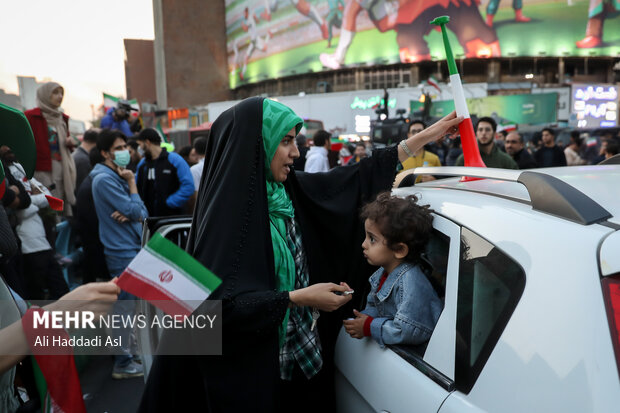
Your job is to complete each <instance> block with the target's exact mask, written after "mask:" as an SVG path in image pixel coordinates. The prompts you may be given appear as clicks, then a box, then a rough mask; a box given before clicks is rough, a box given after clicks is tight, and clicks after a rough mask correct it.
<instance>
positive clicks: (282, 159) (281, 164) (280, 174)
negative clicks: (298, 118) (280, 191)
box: [271, 128, 299, 182]
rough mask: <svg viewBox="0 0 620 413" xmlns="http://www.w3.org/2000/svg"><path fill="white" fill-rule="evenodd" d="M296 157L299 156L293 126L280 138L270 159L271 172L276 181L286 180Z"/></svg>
mask: <svg viewBox="0 0 620 413" xmlns="http://www.w3.org/2000/svg"><path fill="white" fill-rule="evenodd" d="M297 158H299V150H297V145H296V144H295V128H293V129H291V130H290V131H288V133H287V134H286V136H284V138H282V140H281V141H280V144H279V145H278V149H276V153H275V155H273V159H272V160H271V174H272V175H273V178H274V180H275V181H276V182H284V181H286V177H287V176H288V173H289V172H291V168H292V167H293V161H294V160H295V159H297Z"/></svg>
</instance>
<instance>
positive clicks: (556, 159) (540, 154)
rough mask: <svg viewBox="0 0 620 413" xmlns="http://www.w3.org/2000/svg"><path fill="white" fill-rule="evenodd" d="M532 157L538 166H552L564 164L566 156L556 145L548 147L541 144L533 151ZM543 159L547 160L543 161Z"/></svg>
mask: <svg viewBox="0 0 620 413" xmlns="http://www.w3.org/2000/svg"><path fill="white" fill-rule="evenodd" d="M534 159H535V160H536V163H537V164H538V167H539V168H549V167H552V166H566V156H565V155H564V151H563V150H562V148H560V147H559V146H558V145H555V146H552V147H551V148H548V147H546V146H543V147H542V148H540V149H539V150H537V151H536V152H534ZM545 159H547V160H548V161H547V162H545Z"/></svg>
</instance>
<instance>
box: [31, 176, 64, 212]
mask: <svg viewBox="0 0 620 413" xmlns="http://www.w3.org/2000/svg"><path fill="white" fill-rule="evenodd" d="M30 185H32V186H34V187H35V188H37V189H38V190H39V192H41V193H42V194H45V198H46V199H47V203H48V204H49V205H50V208H52V209H53V210H54V211H62V210H63V208H64V206H65V201H63V200H62V199H60V198H56V197H53V196H51V195H48V194H46V193H45V192H46V191H45V190H43V188H41V187H40V186H39V185H37V183H36V182H35V181H34V180H31V181H30Z"/></svg>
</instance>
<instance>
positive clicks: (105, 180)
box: [90, 129, 148, 379]
mask: <svg viewBox="0 0 620 413" xmlns="http://www.w3.org/2000/svg"><path fill="white" fill-rule="evenodd" d="M97 149H98V150H99V152H100V154H101V156H102V157H103V161H102V162H101V163H98V164H97V165H96V166H95V167H94V168H93V170H92V172H91V173H90V176H91V177H92V179H93V186H92V188H93V200H94V204H95V210H96V211H97V218H98V219H99V235H100V238H101V243H102V244H103V248H104V252H105V258H106V263H107V265H108V270H109V272H110V276H111V277H116V276H119V275H120V274H121V273H122V272H123V270H124V269H125V268H126V267H127V265H129V263H130V262H131V260H132V259H133V258H134V257H135V256H136V255H137V254H138V252H139V251H140V247H141V246H140V240H141V234H142V221H144V220H145V219H146V217H148V211H147V209H146V207H145V206H144V203H143V202H142V199H140V195H138V188H137V186H136V181H135V177H134V174H133V172H131V171H130V170H129V169H126V168H125V167H126V166H127V164H129V160H130V155H129V150H128V149H127V138H126V137H125V135H123V134H122V133H121V132H120V131H117V130H109V129H105V130H103V131H101V133H100V135H99V140H98V141H97ZM131 298H134V297H133V296H131V295H130V294H128V293H126V292H125V291H122V292H121V294H120V295H119V297H118V299H119V302H118V303H117V304H116V305H115V310H114V311H115V313H117V314H130V313H131V311H132V308H131V303H133V301H126V300H128V299H131ZM115 333H118V335H119V336H120V337H121V338H122V341H121V343H123V348H124V350H125V354H124V355H117V356H115V362H114V370H113V372H112V377H113V378H115V379H124V378H130V377H138V376H142V375H143V370H142V365H141V364H138V363H136V362H135V361H134V360H133V358H134V356H132V355H131V354H130V352H129V347H128V346H129V336H130V334H131V331H130V330H123V331H120V330H119V329H115ZM126 345H127V347H125V346H126Z"/></svg>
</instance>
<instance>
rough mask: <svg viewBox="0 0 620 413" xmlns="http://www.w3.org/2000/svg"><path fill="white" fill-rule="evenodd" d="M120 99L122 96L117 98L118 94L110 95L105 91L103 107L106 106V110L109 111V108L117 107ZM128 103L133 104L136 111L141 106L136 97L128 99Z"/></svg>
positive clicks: (132, 106)
mask: <svg viewBox="0 0 620 413" xmlns="http://www.w3.org/2000/svg"><path fill="white" fill-rule="evenodd" d="M119 100H121V98H117V97H116V96H112V95H108V94H107V93H104V94H103V107H104V108H105V111H106V112H107V110H108V109H110V108H112V107H114V108H115V107H116V105H117V103H118V101H119ZM127 103H129V105H130V106H131V108H132V109H133V110H135V111H139V110H140V106H139V105H138V101H137V100H136V99H131V100H127Z"/></svg>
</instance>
